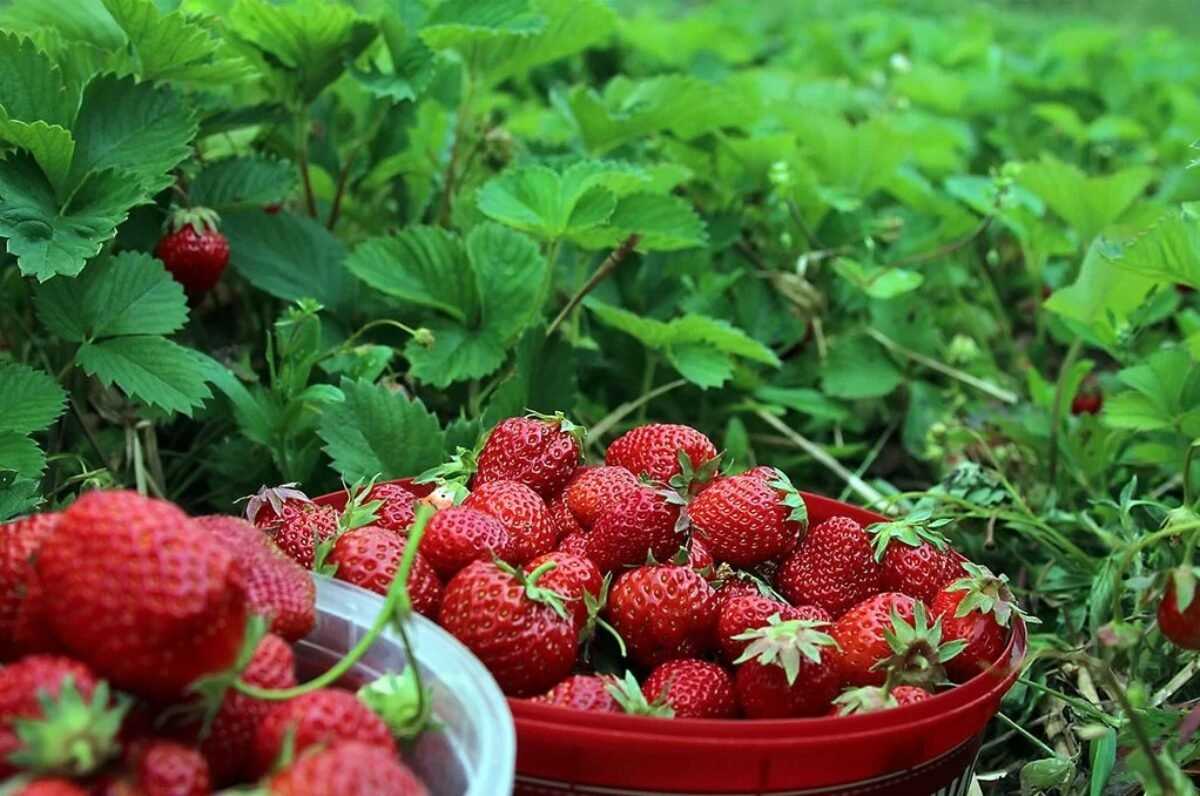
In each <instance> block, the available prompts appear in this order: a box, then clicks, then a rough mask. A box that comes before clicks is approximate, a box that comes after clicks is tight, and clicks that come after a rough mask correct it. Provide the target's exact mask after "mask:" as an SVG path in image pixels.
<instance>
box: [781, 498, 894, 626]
mask: <svg viewBox="0 0 1200 796" xmlns="http://www.w3.org/2000/svg"><path fill="white" fill-rule="evenodd" d="M882 581H883V566H882V565H881V564H879V563H878V562H877V561H876V560H875V555H874V553H873V552H872V550H871V537H870V536H869V535H868V534H867V532H866V531H864V530H863V528H862V526H861V525H859V524H858V523H857V522H855V521H854V520H852V519H850V518H849V517H831V518H829V519H828V520H825V522H822V523H821V524H820V525H817V526H816V527H814V528H813V529H812V530H810V531H809V532H808V535H807V536H806V537H805V538H804V541H803V542H801V543H800V546H799V547H797V548H796V549H795V551H793V552H792V554H791V555H790V556H788V558H787V559H786V560H785V561H784V562H783V566H781V567H780V568H779V572H778V573H777V574H776V576H775V586H776V588H778V589H779V591H780V592H782V593H783V596H785V597H787V598H788V600H790V601H791V602H792V604H794V605H816V606H819V607H821V608H824V609H825V610H826V611H828V612H829V613H830V615H832V616H834V617H837V616H841V615H842V614H843V613H845V612H846V610H847V609H849V608H850V607H851V606H853V605H855V604H857V603H860V602H862V601H863V600H865V599H867V598H868V597H870V596H872V595H874V594H878V593H879V592H880V590H881V589H882Z"/></svg>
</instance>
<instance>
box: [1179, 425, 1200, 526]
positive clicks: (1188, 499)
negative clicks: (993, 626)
mask: <svg viewBox="0 0 1200 796" xmlns="http://www.w3.org/2000/svg"><path fill="white" fill-rule="evenodd" d="M1196 448H1200V439H1195V440H1192V442H1191V444H1190V445H1188V449H1187V453H1185V454H1183V505H1184V507H1185V508H1189V509H1190V508H1191V507H1192V504H1193V503H1194V501H1195V499H1196V494H1195V493H1194V492H1193V491H1192V457H1193V456H1194V455H1195V454H1196Z"/></svg>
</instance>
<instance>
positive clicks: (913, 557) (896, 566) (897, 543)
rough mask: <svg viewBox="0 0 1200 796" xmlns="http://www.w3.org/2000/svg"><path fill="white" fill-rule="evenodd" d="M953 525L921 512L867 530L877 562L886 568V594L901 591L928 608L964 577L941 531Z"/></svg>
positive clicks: (928, 513) (926, 511) (925, 511)
mask: <svg viewBox="0 0 1200 796" xmlns="http://www.w3.org/2000/svg"><path fill="white" fill-rule="evenodd" d="M950 522H951V520H950V519H949V518H945V517H943V518H940V519H934V518H933V517H932V512H930V511H928V510H918V511H915V512H913V513H912V514H909V515H908V516H907V517H905V518H903V519H899V520H892V521H890V522H877V523H875V524H874V525H870V526H868V527H867V533H868V534H871V535H872V536H873V539H872V544H873V545H874V548H875V560H876V561H878V562H879V563H880V564H882V565H883V583H882V585H883V589H884V590H885V591H898V592H901V593H902V594H907V595H909V596H910V597H915V598H917V599H918V600H921V601H922V602H924V603H926V604H928V603H929V602H930V601H931V600H933V596H934V595H935V594H937V593H938V591H939V590H940V589H941V588H942V587H943V586H945V585H946V584H947V583H949V582H951V581H953V580H954V579H955V578H956V577H957V576H959V575H961V573H962V568H961V566H960V565H959V561H958V559H957V558H956V557H955V556H954V555H953V552H952V551H951V550H950V545H949V543H948V542H947V541H946V537H945V536H943V535H942V534H941V533H939V532H938V530H937V529H938V528H941V527H943V526H945V525H948V524H949V523H950Z"/></svg>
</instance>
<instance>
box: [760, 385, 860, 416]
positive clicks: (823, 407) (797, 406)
mask: <svg viewBox="0 0 1200 796" xmlns="http://www.w3.org/2000/svg"><path fill="white" fill-rule="evenodd" d="M754 397H755V398H757V399H758V400H760V401H762V402H763V403H768V404H773V405H775V406H782V407H785V408H787V409H791V410H794V411H796V412H799V413H800V414H802V415H807V416H809V417H816V418H821V419H823V420H832V421H834V422H835V423H842V422H845V421H846V419H847V418H848V417H849V416H850V413H849V412H848V411H846V409H844V408H843V407H841V406H839V405H838V404H836V403H834V402H833V401H831V400H829V399H828V398H826V397H825V396H824V395H822V394H821V393H819V392H817V391H816V390H810V389H807V388H804V387H759V388H758V389H757V390H755V391H754Z"/></svg>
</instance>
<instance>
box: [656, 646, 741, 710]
mask: <svg viewBox="0 0 1200 796" xmlns="http://www.w3.org/2000/svg"><path fill="white" fill-rule="evenodd" d="M642 694H644V695H645V697H646V699H647V701H649V702H650V703H651V704H654V703H656V702H660V703H662V704H665V705H667V706H668V707H670V708H671V710H672V712H673V715H674V717H675V718H677V719H727V718H732V717H733V716H734V714H736V713H737V703H736V702H735V701H734V698H733V679H732V678H731V677H730V676H729V672H727V671H725V669H724V668H722V667H721V666H718V665H717V664H715V663H710V662H709V661H702V660H698V659H696V658H679V659H676V660H670V661H664V662H663V663H660V664H659V665H658V666H656V667H655V668H654V671H652V672H650V676H649V677H647V678H646V681H645V682H644V683H643V684H642Z"/></svg>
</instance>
